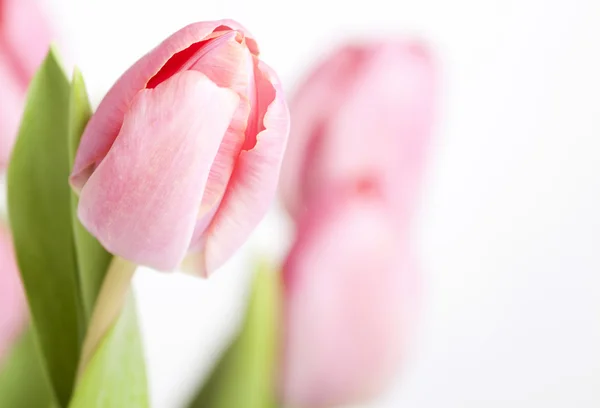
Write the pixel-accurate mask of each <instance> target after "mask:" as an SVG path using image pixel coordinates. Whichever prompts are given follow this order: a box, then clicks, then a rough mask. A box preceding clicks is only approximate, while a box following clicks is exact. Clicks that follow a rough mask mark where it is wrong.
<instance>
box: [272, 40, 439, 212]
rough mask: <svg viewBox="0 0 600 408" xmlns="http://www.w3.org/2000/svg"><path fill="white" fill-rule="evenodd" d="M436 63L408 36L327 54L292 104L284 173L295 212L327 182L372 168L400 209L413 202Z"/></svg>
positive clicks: (283, 183)
mask: <svg viewBox="0 0 600 408" xmlns="http://www.w3.org/2000/svg"><path fill="white" fill-rule="evenodd" d="M433 93H434V69H433V63H432V58H431V57H430V55H429V52H428V50H427V49H426V48H425V47H424V46H423V45H421V44H418V43H415V42H409V41H385V42H372V43H366V44H362V45H355V44H352V45H348V46H345V47H342V48H341V49H339V50H337V51H335V52H334V53H333V54H332V55H331V56H329V57H328V58H326V59H325V60H324V62H322V63H321V64H320V65H319V66H318V67H317V68H316V69H315V70H314V71H313V72H312V73H311V74H310V75H309V76H308V78H307V79H306V81H305V82H304V83H303V84H302V85H301V86H300V87H299V89H298V90H297V92H296V94H295V95H294V97H293V99H292V102H291V104H290V112H291V116H292V123H293V127H292V129H291V132H290V142H289V143H290V145H289V148H288V150H287V152H286V156H285V160H284V166H283V169H282V174H281V192H282V198H283V200H284V203H285V205H286V207H287V209H288V211H289V212H290V214H291V215H292V216H293V217H296V216H298V213H299V212H300V210H302V209H303V208H304V206H305V205H306V203H307V202H310V200H311V199H312V197H314V196H317V195H319V194H320V193H321V192H322V191H323V190H327V189H328V188H329V186H331V185H332V184H338V183H343V182H345V181H347V180H353V179H355V178H357V177H363V176H364V175H365V174H368V175H374V176H375V177H377V178H378V180H379V183H381V185H382V187H383V190H382V191H383V192H384V195H385V199H386V200H387V201H389V203H390V207H391V208H393V209H394V211H396V212H398V213H399V214H400V216H403V214H404V213H405V212H406V211H408V210H409V208H410V207H412V205H413V201H414V197H415V189H416V187H417V185H418V181H419V174H420V172H421V167H422V165H423V153H424V151H425V150H426V147H427V144H428V143H427V142H428V140H429V133H430V130H431V124H432V113H433V112H432V111H433Z"/></svg>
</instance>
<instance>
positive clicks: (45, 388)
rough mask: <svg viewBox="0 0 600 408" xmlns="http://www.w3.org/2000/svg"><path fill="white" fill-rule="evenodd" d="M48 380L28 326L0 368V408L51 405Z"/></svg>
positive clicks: (51, 399)
mask: <svg viewBox="0 0 600 408" xmlns="http://www.w3.org/2000/svg"><path fill="white" fill-rule="evenodd" d="M52 403H53V396H52V388H51V387H50V383H49V382H48V378H47V376H46V373H45V372H44V366H43V362H42V359H41V357H40V354H39V351H38V349H37V347H36V345H35V339H34V332H33V330H32V329H31V328H28V329H27V330H26V331H25V332H24V333H23V334H22V335H21V337H20V338H19V339H18V340H17V341H16V342H15V344H14V345H13V347H12V348H11V350H10V351H9V353H8V355H7V356H5V359H3V361H2V366H1V367H0V407H11V408H32V407H44V408H47V407H50V406H51V404H52Z"/></svg>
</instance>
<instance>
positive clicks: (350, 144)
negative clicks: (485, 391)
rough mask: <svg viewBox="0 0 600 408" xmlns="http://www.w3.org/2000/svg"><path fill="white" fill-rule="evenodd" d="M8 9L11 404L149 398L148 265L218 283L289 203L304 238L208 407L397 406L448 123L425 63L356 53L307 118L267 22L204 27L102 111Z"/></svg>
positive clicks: (3, 62)
mask: <svg viewBox="0 0 600 408" xmlns="http://www.w3.org/2000/svg"><path fill="white" fill-rule="evenodd" d="M0 7H2V8H3V9H2V10H0V16H2V17H3V20H2V21H0V28H1V31H0V36H1V37H2V38H0V40H1V41H0V84H2V89H3V91H2V92H3V94H2V105H1V106H0V119H1V122H0V147H1V149H2V150H1V151H0V165H1V169H0V171H1V172H2V173H6V175H5V180H6V187H7V194H6V197H7V200H6V201H7V205H6V209H7V211H6V212H4V213H3V218H4V221H6V222H4V221H3V222H2V224H1V225H0V227H1V229H0V407H7V408H8V407H33V408H35V407H45V408H67V407H70V408H82V407H86V408H87V407H131V408H134V407H140V408H141V407H148V406H150V399H149V390H148V384H147V378H146V369H145V363H144V352H143V348H142V339H141V334H140V328H139V325H138V321H137V311H136V302H135V299H134V296H133V293H132V291H131V280H132V277H133V275H134V273H135V271H136V268H137V266H147V267H150V268H153V269H156V270H159V271H164V272H172V271H176V270H180V271H185V272H187V273H190V274H193V275H195V276H197V277H198V278H199V279H202V278H210V276H211V275H212V274H214V273H218V269H219V267H221V266H222V265H223V264H224V263H225V262H226V261H227V260H228V259H229V258H230V257H231V256H232V255H233V254H234V253H235V252H236V251H237V250H238V249H239V247H240V246H241V245H242V244H243V243H244V242H245V241H246V240H247V239H248V238H249V236H250V234H251V232H252V231H253V229H254V228H255V227H256V226H257V224H258V223H259V222H260V221H261V219H262V218H263V217H264V216H265V214H266V213H267V211H268V210H269V208H270V206H271V204H272V201H273V200H274V198H275V196H276V195H277V194H276V193H277V191H278V190H279V192H280V194H279V195H280V197H281V199H282V200H283V203H284V205H285V208H286V209H287V210H288V213H289V216H290V218H291V219H292V220H293V222H294V224H295V225H296V234H295V242H294V243H293V245H292V248H291V250H290V252H289V254H288V256H287V258H286V259H285V261H284V262H282V263H281V265H279V264H278V262H277V261H276V260H271V259H267V260H265V261H263V262H261V263H260V264H259V265H255V266H253V267H252V268H253V270H254V271H255V274H254V278H253V282H254V283H253V285H252V291H251V296H250V297H249V300H248V303H247V310H246V313H245V319H244V321H243V324H242V325H241V327H240V329H239V331H238V332H237V334H236V336H235V338H234V339H232V341H231V343H230V344H229V345H228V346H227V347H226V348H225V351H224V352H223V354H222V355H220V356H219V357H218V360H217V361H216V362H215V365H214V367H213V368H212V371H211V373H210V375H209V376H208V377H207V378H206V379H205V380H204V381H203V382H202V383H201V384H198V392H197V394H196V396H195V397H194V398H193V399H192V400H191V401H190V402H189V406H190V407H210V408H254V407H256V408H261V407H277V406H282V407H333V406H339V405H344V404H355V403H360V402H365V401H368V400H369V399H370V398H372V397H373V396H375V395H377V394H378V393H379V392H381V390H382V389H383V387H384V386H385V384H386V382H387V381H388V380H389V379H390V378H391V377H392V376H393V375H394V373H395V372H396V371H397V369H398V364H399V362H400V361H401V358H402V352H403V351H404V350H405V346H406V343H407V340H408V339H410V333H411V332H412V331H413V327H414V320H415V316H416V315H417V312H418V305H419V293H420V292H419V279H418V273H417V267H416V262H415V261H414V260H413V257H412V256H411V251H410V245H409V243H410V237H409V226H410V220H411V217H412V214H413V213H414V209H415V205H416V197H417V192H418V186H419V179H420V174H421V173H422V170H423V165H424V162H425V157H426V150H427V144H428V140H429V134H430V131H431V129H430V127H431V122H432V110H433V96H434V69H433V63H432V59H431V57H430V55H429V52H428V51H427V49H426V48H425V47H424V46H423V45H421V44H419V43H415V42H411V41H402V40H395V39H392V40H386V41H380V42H374V41H371V42H364V43H358V42H353V43H350V44H348V45H347V46H342V47H340V49H339V50H337V51H335V52H333V53H332V54H331V55H330V56H329V57H328V58H327V59H325V60H324V61H323V62H321V64H320V65H319V66H318V67H316V68H315V69H314V71H313V72H312V73H311V74H310V75H308V76H307V79H306V80H305V82H304V83H303V84H302V85H301V86H299V87H298V89H297V91H296V94H295V95H294V97H293V98H291V99H290V109H288V103H287V102H286V97H285V95H284V92H283V88H282V85H281V83H280V81H279V79H278V77H277V75H276V73H275V71H274V70H273V69H272V68H271V67H269V66H268V65H267V64H266V63H265V62H263V61H262V60H261V59H260V57H259V47H258V43H257V41H256V39H255V38H254V37H253V36H252V35H251V34H250V32H249V31H248V30H246V29H245V28H244V27H243V26H242V25H240V24H239V23H237V22H235V21H232V20H221V21H210V22H199V23H194V24H191V25H188V26H187V27H184V28H182V29H181V30H179V31H177V32H175V33H174V34H173V35H171V36H170V37H168V38H167V39H165V40H164V41H163V42H162V43H160V44H159V45H158V46H156V47H155V48H154V49H153V50H151V51H149V52H148V53H147V54H146V55H145V56H143V57H142V58H141V59H139V60H138V61H137V62H136V63H135V64H133V65H132V66H131V67H130V68H129V69H128V70H127V71H126V72H124V73H123V74H122V76H121V77H120V78H119V79H118V80H117V82H116V83H115V84H114V85H113V87H112V88H111V89H110V90H109V91H108V92H107V93H106V95H105V96H104V98H103V100H102V101H101V103H100V104H99V105H98V107H97V109H96V110H95V111H93V110H92V107H91V105H90V102H89V99H88V95H87V92H86V86H85V83H84V79H83V76H82V74H81V73H80V72H79V71H78V70H77V69H75V71H74V72H73V75H72V76H71V77H70V78H69V77H67V75H66V73H65V71H64V69H63V68H62V66H61V62H60V59H59V56H58V50H57V49H55V48H54V47H50V48H48V45H49V38H50V37H49V34H48V32H49V31H48V30H46V29H45V27H46V26H45V23H44V21H43V20H42V19H41V16H40V15H39V14H37V12H36V9H35V7H33V6H32V4H30V2H29V1H17V0H12V1H4V2H0ZM19 18H20V19H21V20H19ZM24 28H25V29H24ZM9 30H12V31H9ZM31 30H34V31H31ZM288 136H289V143H288ZM280 173H281V174H280ZM278 186H279V188H278Z"/></svg>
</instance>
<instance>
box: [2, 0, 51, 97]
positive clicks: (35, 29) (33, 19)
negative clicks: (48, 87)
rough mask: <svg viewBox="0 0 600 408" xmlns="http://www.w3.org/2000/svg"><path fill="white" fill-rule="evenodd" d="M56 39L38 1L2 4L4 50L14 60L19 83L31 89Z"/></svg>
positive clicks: (19, 0) (10, 0) (30, 0)
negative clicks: (53, 38)
mask: <svg viewBox="0 0 600 408" xmlns="http://www.w3.org/2000/svg"><path fill="white" fill-rule="evenodd" d="M51 38H52V35H51V31H50V28H49V26H48V24H47V20H46V17H45V16H44V14H43V13H42V10H41V8H40V5H39V4H38V1H35V0H3V1H1V2H0V48H3V49H4V52H7V53H9V55H10V56H11V57H12V58H13V68H14V74H15V80H17V79H18V80H19V81H20V82H21V85H23V86H25V87H26V86H27V84H28V83H29V80H30V79H31V78H32V77H33V74H34V73H35V71H36V70H37V68H38V66H39V64H40V63H41V62H42V60H43V59H44V56H45V55H46V53H47V52H48V46H49V45H50V41H51Z"/></svg>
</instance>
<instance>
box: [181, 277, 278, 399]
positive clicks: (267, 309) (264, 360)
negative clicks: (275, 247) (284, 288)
mask: <svg viewBox="0 0 600 408" xmlns="http://www.w3.org/2000/svg"><path fill="white" fill-rule="evenodd" d="M280 306H281V284H280V280H279V274H278V273H277V272H276V271H274V270H272V269H270V268H269V267H268V266H267V265H261V266H260V267H259V268H258V271H257V272H256V275H255V277H254V282H253V288H252V293H251V296H250V300H249V303H248V308H247V311H246V317H245V321H244V323H243V325H242V328H241V331H240V332H239V334H238V336H237V337H236V338H235V340H234V341H233V343H232V344H231V345H230V347H229V348H228V349H227V350H226V352H225V354H224V355H223V356H222V357H221V359H220V361H219V362H218V363H217V366H216V367H215V369H214V370H213V372H212V373H211V375H210V377H209V378H208V380H207V381H206V382H205V383H204V385H203V387H202V389H201V390H200V391H199V393H198V394H197V396H196V397H195V399H194V400H193V401H192V402H191V403H190V405H189V408H239V407H244V408H269V407H273V408H274V407H276V406H277V400H276V394H275V391H276V383H275V380H276V375H275V372H276V368H277V367H276V364H277V359H276V357H277V346H278V336H279V327H278V324H279V311H280Z"/></svg>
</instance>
